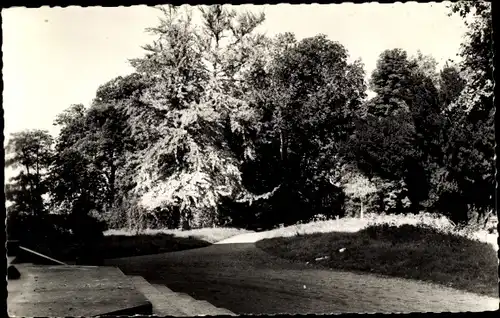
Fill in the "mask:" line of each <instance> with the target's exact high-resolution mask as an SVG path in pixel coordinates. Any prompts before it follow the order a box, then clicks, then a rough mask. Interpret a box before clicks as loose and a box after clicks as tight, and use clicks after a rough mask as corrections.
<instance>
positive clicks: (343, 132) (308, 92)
mask: <svg viewBox="0 0 500 318" xmlns="http://www.w3.org/2000/svg"><path fill="white" fill-rule="evenodd" d="M273 44H274V45H273V46H274V47H271V48H270V50H269V51H270V55H271V56H270V58H269V59H268V65H267V66H265V65H264V66H262V67H260V69H259V68H256V69H255V70H254V72H253V73H252V75H253V76H256V75H258V76H259V77H258V80H257V79H251V82H256V83H258V82H260V85H259V84H257V86H256V87H257V89H256V91H255V92H254V95H253V96H254V100H253V103H254V104H255V105H256V107H257V108H258V109H260V111H261V113H262V114H263V115H262V119H261V120H262V121H261V122H260V123H259V133H258V136H259V138H258V142H257V144H258V151H257V159H256V160H257V162H258V163H257V162H256V163H255V166H254V168H253V169H249V171H248V173H247V177H248V180H249V182H250V183H253V184H255V185H256V186H258V185H259V184H260V182H256V181H257V180H262V179H267V182H264V183H263V185H264V186H266V187H268V186H270V187H271V189H272V188H273V187H274V188H275V187H278V186H279V187H280V189H279V193H278V194H280V195H278V196H277V198H276V200H275V201H274V202H275V203H276V205H277V206H279V208H276V210H275V211H274V212H271V211H270V212H269V213H270V214H272V215H273V216H277V217H278V218H282V219H281V220H284V221H285V222H294V221H296V220H298V219H304V218H307V217H308V213H314V211H321V208H322V205H323V203H324V202H327V201H331V200H327V196H328V195H335V192H336V191H339V189H336V190H335V189H333V187H332V185H331V184H330V183H329V182H328V174H329V172H330V170H331V169H332V168H333V166H334V164H335V162H334V161H335V160H332V158H334V155H336V154H338V151H339V149H338V148H339V144H341V143H342V142H344V141H345V140H346V139H347V136H348V135H349V134H350V132H352V130H353V125H352V114H353V113H355V112H356V111H357V110H358V107H359V105H360V104H361V100H362V98H363V97H364V94H365V83H364V80H363V77H364V72H363V69H362V65H361V64H360V63H359V62H356V63H353V64H349V63H347V51H346V50H345V48H344V47H343V46H342V45H341V44H339V43H336V42H333V41H330V40H328V39H327V38H326V37H325V36H323V35H320V36H316V37H312V38H307V39H304V40H302V41H300V42H295V40H294V38H293V37H292V36H290V35H289V34H284V35H281V36H279V37H277V38H276V39H275V40H274V43H273ZM266 166H267V167H266ZM261 167H266V168H265V171H266V172H267V173H265V174H267V176H266V175H265V174H264V173H263V172H259V170H260V169H262V168H261ZM268 189H269V188H268ZM306 207H307V208H306ZM324 208H325V210H330V211H329V213H331V212H332V207H331V206H329V207H324ZM287 218H288V219H287Z"/></svg>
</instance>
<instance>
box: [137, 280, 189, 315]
mask: <svg viewBox="0 0 500 318" xmlns="http://www.w3.org/2000/svg"><path fill="white" fill-rule="evenodd" d="M129 277H130V280H131V281H132V282H133V283H134V285H135V287H136V288H137V289H138V290H139V291H140V292H141V293H142V294H143V295H144V296H145V297H146V298H147V299H148V300H149V301H150V302H151V304H152V305H153V314H154V315H157V316H174V317H186V316H188V315H186V314H185V313H184V312H183V311H182V310H180V309H179V308H178V307H179V306H178V304H177V303H176V302H175V300H172V299H170V298H171V297H170V295H165V294H164V293H163V292H161V291H159V290H158V289H156V288H155V287H154V286H153V285H151V284H150V283H149V282H148V281H147V280H145V279H144V277H142V276H132V275H129Z"/></svg>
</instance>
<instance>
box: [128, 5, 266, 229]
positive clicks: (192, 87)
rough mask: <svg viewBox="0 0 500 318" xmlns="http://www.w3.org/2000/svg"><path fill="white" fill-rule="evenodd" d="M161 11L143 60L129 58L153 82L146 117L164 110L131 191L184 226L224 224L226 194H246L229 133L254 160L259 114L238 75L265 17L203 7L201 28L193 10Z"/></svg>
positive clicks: (146, 95)
mask: <svg viewBox="0 0 500 318" xmlns="http://www.w3.org/2000/svg"><path fill="white" fill-rule="evenodd" d="M160 10H161V11H162V14H163V16H162V19H161V22H160V25H159V26H158V27H156V28H152V29H150V31H151V32H153V34H155V35H157V36H158V38H157V40H156V41H155V42H154V43H153V44H151V45H148V46H146V47H145V49H146V51H147V54H146V56H145V57H144V58H142V59H136V60H133V61H132V64H133V65H134V66H135V68H136V70H137V73H138V74H140V75H141V76H143V77H144V78H146V80H147V81H148V82H149V83H151V85H150V86H149V87H148V88H147V89H146V91H145V92H144V94H143V95H142V97H141V101H142V103H144V105H145V106H146V108H147V109H148V111H145V112H144V114H143V115H142V116H148V114H150V113H153V112H160V113H161V114H162V119H161V121H159V122H158V125H157V126H156V127H155V132H156V135H157V136H158V138H157V140H155V141H154V142H153V143H151V144H150V145H149V146H148V147H147V148H146V149H144V151H143V153H142V154H141V157H142V159H143V162H142V164H141V166H140V167H139V169H138V172H137V173H136V174H135V176H134V183H135V184H136V186H135V187H134V189H133V191H132V192H133V193H134V195H135V196H136V197H138V198H139V202H140V205H141V206H143V207H145V208H147V209H148V210H149V211H152V210H155V209H158V208H160V209H166V210H168V211H170V213H174V212H175V211H179V213H180V214H181V218H182V219H183V221H184V222H183V223H184V226H191V225H197V226H199V225H208V224H213V223H214V222H217V221H220V220H218V211H217V208H218V203H219V202H220V201H221V200H222V198H225V197H230V198H233V199H235V198H237V197H239V196H242V195H243V194H244V193H245V189H244V187H243V186H242V184H241V173H240V168H239V167H240V160H241V159H242V158H240V157H239V156H238V155H237V154H236V153H234V151H233V149H231V147H230V146H229V144H228V140H227V138H226V137H227V136H228V134H229V135H230V137H231V138H240V139H241V140H242V143H243V145H244V147H243V148H244V149H243V155H245V156H244V157H245V158H248V157H251V154H252V151H251V144H250V143H249V139H248V138H247V134H248V133H249V132H248V127H249V123H250V122H251V121H252V118H253V117H254V116H255V113H254V112H253V111H252V109H251V108H250V107H249V106H248V103H246V101H245V98H244V92H243V91H242V88H241V85H240V78H241V73H242V72H243V70H244V69H245V67H246V65H247V62H248V61H249V60H250V59H251V57H252V55H253V52H255V51H256V50H257V48H258V46H259V41H260V37H259V36H258V35H254V34H253V30H254V29H255V28H256V27H257V26H258V25H259V24H260V23H261V22H262V21H263V16H255V15H253V14H250V13H242V14H236V13H235V12H233V11H230V10H227V9H225V8H224V7H222V6H219V5H217V6H210V7H206V8H203V9H202V10H201V13H202V18H203V25H202V26H201V27H197V26H195V25H194V24H193V23H192V19H191V12H189V11H188V10H185V11H182V8H177V7H173V6H168V7H166V8H165V7H161V8H160Z"/></svg>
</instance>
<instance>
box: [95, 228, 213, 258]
mask: <svg viewBox="0 0 500 318" xmlns="http://www.w3.org/2000/svg"><path fill="white" fill-rule="evenodd" d="M210 244H211V243H210V242H207V241H204V240H201V239H199V238H195V237H177V236H174V235H172V234H163V233H159V234H155V235H148V234H139V235H135V236H129V235H109V236H104V238H103V241H102V243H101V244H99V247H98V250H99V252H100V253H99V254H101V255H100V256H101V257H103V258H117V257H130V256H138V255H146V254H158V253H166V252H176V251H182V250H187V249H193V248H200V247H205V246H208V245H210Z"/></svg>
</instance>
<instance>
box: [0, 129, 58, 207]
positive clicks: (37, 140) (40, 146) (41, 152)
mask: <svg viewBox="0 0 500 318" xmlns="http://www.w3.org/2000/svg"><path fill="white" fill-rule="evenodd" d="M52 143H53V139H52V136H51V135H50V134H49V133H48V132H47V131H45V130H26V131H22V132H19V133H14V134H12V136H11V138H10V140H9V142H8V144H7V147H6V152H7V158H6V161H5V166H6V167H12V168H15V169H18V171H19V173H18V175H17V176H14V177H12V178H11V179H10V180H9V181H10V183H8V184H7V185H6V199H7V200H9V201H11V202H12V205H11V206H9V209H8V210H9V211H11V212H17V213H24V214H29V215H34V216H40V215H42V214H44V213H46V208H45V204H44V198H43V196H44V195H45V194H46V193H47V192H48V183H47V169H48V168H49V165H50V164H51V162H52V160H53V150H52Z"/></svg>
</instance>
